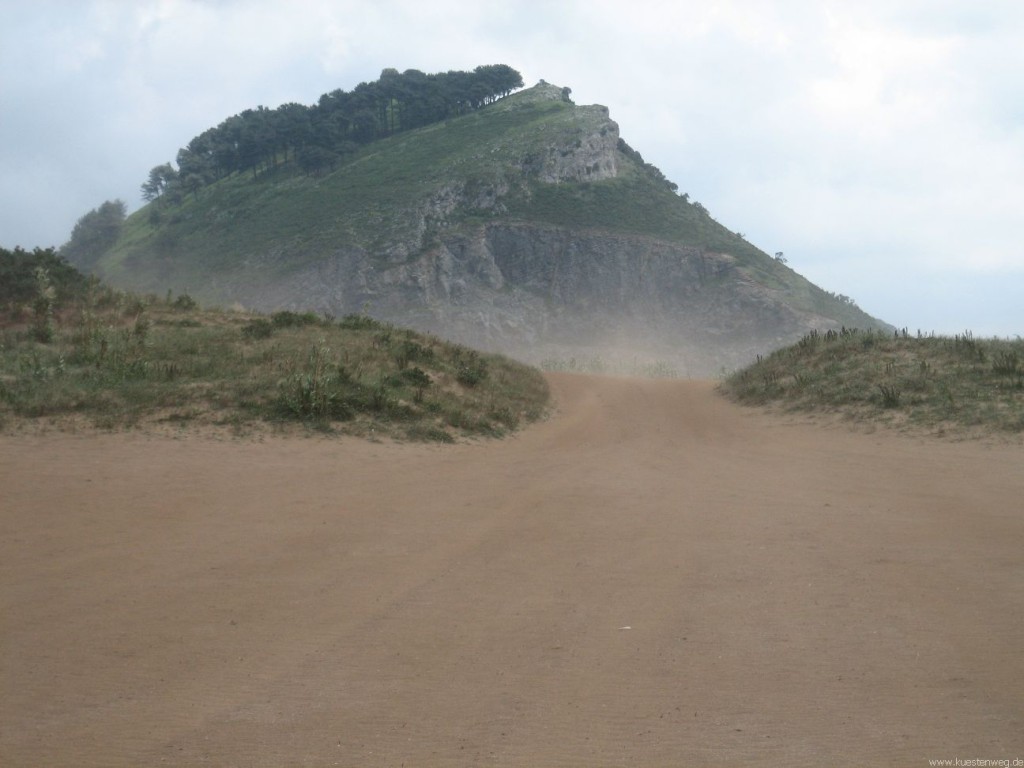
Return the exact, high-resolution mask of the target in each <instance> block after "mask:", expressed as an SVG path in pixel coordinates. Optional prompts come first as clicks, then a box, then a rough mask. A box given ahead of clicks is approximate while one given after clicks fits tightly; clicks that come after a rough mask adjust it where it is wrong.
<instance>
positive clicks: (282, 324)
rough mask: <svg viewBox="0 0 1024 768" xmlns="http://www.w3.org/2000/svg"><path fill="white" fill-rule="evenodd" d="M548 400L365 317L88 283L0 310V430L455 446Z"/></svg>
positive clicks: (502, 373)
mask: <svg viewBox="0 0 1024 768" xmlns="http://www.w3.org/2000/svg"><path fill="white" fill-rule="evenodd" d="M51 298H53V297H52V295H51ZM547 398H548V391H547V385H546V384H545V382H544V380H543V378H542V376H541V375H540V373H539V372H538V371H536V370H534V369H532V368H528V367H526V366H523V365H520V364H518V363H514V362H512V361H510V360H508V359H506V358H503V357H501V356H498V355H483V354H479V353H477V352H475V351H473V350H470V349H467V348H465V347H461V346H458V345H454V344H448V343H444V342H442V341H440V340H438V339H436V338H434V337H431V336H426V335H423V334H417V333H414V332H412V331H407V330H401V329H398V328H394V327H392V326H390V325H387V324H382V323H378V322H376V321H374V320H371V319H369V318H366V317H361V316H352V317H346V318H344V319H342V320H340V321H334V320H332V319H330V318H325V317H319V316H317V315H313V314H298V313H292V312H279V313H276V314H273V315H270V316H266V317H264V316H260V315H254V314H251V313H242V312H228V311H223V310H203V309H201V308H199V307H198V306H196V305H195V302H194V300H192V299H191V298H190V297H189V296H187V295H184V296H178V297H176V298H175V297H172V296H171V295H170V294H168V295H167V297H165V298H163V299H158V298H156V297H155V296H150V297H147V298H140V297H137V296H133V295H131V294H126V293H120V292H117V291H113V290H110V289H108V288H104V287H102V286H99V285H96V284H94V285H92V286H91V288H90V289H89V290H88V291H87V292H86V295H85V298H84V299H82V300H81V301H80V302H78V301H76V302H64V303H61V302H57V301H50V302H43V303H42V304H40V303H39V302H35V303H33V304H32V305H14V304H12V305H10V306H8V307H7V309H6V311H5V312H3V313H2V314H0V430H8V431H10V430H16V429H19V428H22V427H25V426H27V425H30V424H36V425H40V424H53V425H56V426H58V427H63V428H74V427H75V426H76V425H79V424H83V425H87V426H95V427H100V428H107V429H116V428H123V427H133V426H144V427H148V428H159V427H168V428H175V429H177V428H182V427H200V428H207V427H212V428H228V429H231V430H233V431H243V432H244V431H248V430H252V429H261V428H267V427H270V428H273V429H288V428H289V427H290V425H294V426H300V427H303V428H313V429H316V430H318V431H331V432H342V433H348V434H356V435H363V436H392V437H396V438H399V439H412V440H435V441H442V442H451V441H453V440H455V439H457V438H460V437H468V436H476V435H484V436H494V437H498V436H501V435H504V434H506V433H508V432H510V431H512V430H515V429H516V428H517V427H518V426H519V425H520V424H522V423H525V422H529V421H532V420H535V419H537V418H538V417H540V416H541V415H542V413H543V412H544V410H545V407H546V403H547Z"/></svg>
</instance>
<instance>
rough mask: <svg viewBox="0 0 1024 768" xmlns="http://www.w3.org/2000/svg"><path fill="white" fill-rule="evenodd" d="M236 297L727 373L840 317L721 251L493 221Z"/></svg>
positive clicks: (349, 253) (698, 372) (474, 338)
mask: <svg viewBox="0 0 1024 768" xmlns="http://www.w3.org/2000/svg"><path fill="white" fill-rule="evenodd" d="M235 286H236V287H235V289H234V290H232V291H231V292H230V293H231V298H232V299H233V300H236V301H240V302H241V303H242V304H244V305H246V306H252V307H255V308H258V309H264V310H268V311H269V310H275V309H281V308H288V309H294V310H309V309H312V310H314V311H318V312H327V313H331V314H334V315H337V316H341V315H344V314H348V313H357V312H364V311H365V312H369V313H370V314H371V315H373V316H375V317H378V318H382V319H387V320H390V321H393V322H395V323H397V324H400V325H406V326H413V327H416V328H419V329H422V330H426V331H430V332H433V333H436V334H438V335H441V336H444V337H446V338H450V339H453V340H456V341H459V342H462V343H465V344H468V345H471V346H474V347H478V348H483V349H489V350H495V351H502V352H506V353H509V354H512V355H514V356H516V357H519V358H521V359H524V360H527V361H531V362H540V361H542V360H544V359H546V358H557V359H566V358H569V357H581V356H587V355H595V356H601V357H603V358H605V359H609V360H613V359H616V358H628V357H633V358H637V357H638V356H639V357H640V358H642V359H644V360H665V361H668V362H670V363H671V364H672V366H673V367H675V368H676V369H677V370H679V371H680V372H683V373H685V374H687V375H691V376H706V375H712V374H715V373H718V372H719V371H720V369H721V368H722V367H726V368H731V367H734V366H738V365H741V364H744V363H746V362H748V361H749V360H750V359H752V358H753V357H754V356H755V355H756V354H757V353H758V352H762V351H764V350H765V349H766V348H771V347H775V346H778V345H780V344H783V343H786V342H787V341H790V340H792V339H794V338H798V337H799V336H801V335H802V334H804V333H805V332H807V331H808V330H810V329H811V328H814V327H823V325H830V324H831V323H830V322H829V321H828V319H827V318H822V317H820V316H817V315H814V314H810V313H801V312H798V311H795V310H793V309H792V308H790V307H789V306H788V305H787V304H786V303H784V302H781V301H780V300H779V299H778V297H777V296H774V295H773V294H772V292H771V291H770V290H767V289H765V288H764V287H763V286H762V285H760V284H759V283H757V282H756V281H754V280H752V279H750V278H749V277H748V276H747V275H745V273H744V271H743V270H742V269H741V268H739V267H738V266H737V265H736V263H735V260H734V259H733V258H732V257H730V256H728V255H726V254H721V253H710V252H707V251H704V250H701V249H699V248H692V247H685V246H679V245H674V244H671V243H665V242H661V241H658V240H654V239H650V238H643V237H635V236H626V235H614V234H601V233H594V232H589V233H588V232H573V231H571V230H564V229H560V228H556V227H539V226H536V225H531V224H504V223H502V224H490V225H482V226H480V227H479V228H477V229H476V230H474V231H472V232H470V233H468V234H457V235H453V236H450V237H446V238H444V239H443V240H442V241H441V242H440V244H438V245H437V246H436V247H434V248H431V249H429V250H428V251H426V252H424V253H422V254H421V255H420V256H418V257H417V258H414V259H411V260H406V261H404V262H402V263H395V264H391V265H381V264H380V263H379V262H378V263H375V262H374V260H373V259H372V258H370V255H369V254H367V253H365V252H362V251H359V250H342V251H338V252H336V253H334V254H332V255H331V256H330V257H329V258H326V259H323V260H322V261H321V262H320V263H318V264H317V265H315V266H311V267H310V268H308V269H306V270H303V271H299V272H296V273H294V274H292V275H291V276H290V277H288V278H287V279H284V280H280V281H277V282H276V283H275V284H274V285H269V286H268V285H261V286H253V287H252V288H250V289H245V288H243V287H242V281H238V282H236V283H235Z"/></svg>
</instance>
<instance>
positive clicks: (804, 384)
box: [722, 329, 1024, 435]
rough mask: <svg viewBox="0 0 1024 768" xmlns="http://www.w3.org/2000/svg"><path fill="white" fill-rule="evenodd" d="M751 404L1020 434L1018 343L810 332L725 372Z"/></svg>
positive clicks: (1023, 417) (738, 396)
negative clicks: (733, 369) (732, 370)
mask: <svg viewBox="0 0 1024 768" xmlns="http://www.w3.org/2000/svg"><path fill="white" fill-rule="evenodd" d="M722 390H723V391H724V392H725V393H726V394H727V395H729V396H730V397H732V398H733V399H735V400H737V401H738V402H741V403H744V404H749V405H763V404H775V405H780V406H782V407H783V408H786V409H788V410H797V411H819V412H821V411H831V412H835V413H840V414H842V415H845V416H848V417H850V418H854V419H871V420H878V421H882V422H886V423H889V424H891V425H894V426H904V425H906V426H910V427H917V428H923V429H927V430H932V431H936V432H939V433H944V432H946V431H949V430H952V431H954V432H964V431H967V432H981V433H992V432H998V433H1003V434H1012V435H1021V434H1024V340H1022V339H1020V338H1018V339H1016V340H1006V339H977V338H975V337H974V336H973V334H971V333H970V332H969V331H967V332H965V333H963V334H957V335H955V336H952V337H949V336H935V335H923V334H921V333H920V332H919V333H918V334H917V335H916V336H914V335H911V334H909V333H908V332H907V331H906V329H904V330H903V331H899V332H896V333H893V334H889V333H885V332H880V331H858V330H849V329H843V330H841V331H829V332H827V333H825V334H821V333H818V332H812V333H810V334H808V335H806V336H804V338H803V339H801V340H800V341H799V342H797V343H796V344H794V345H792V346H789V347H786V348H784V349H780V350H777V351H776V352H773V353H772V354H770V355H768V356H767V357H764V358H760V357H759V358H758V360H757V362H755V363H754V364H752V365H750V366H748V367H747V368H744V369H743V370H741V371H738V372H737V373H734V374H732V375H731V376H729V377H728V378H727V379H726V380H725V381H724V382H723V384H722Z"/></svg>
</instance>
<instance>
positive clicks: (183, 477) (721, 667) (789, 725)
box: [0, 375, 1024, 766]
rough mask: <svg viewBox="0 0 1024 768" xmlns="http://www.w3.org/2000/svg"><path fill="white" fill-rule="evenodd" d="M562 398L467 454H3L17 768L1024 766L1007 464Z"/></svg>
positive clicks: (570, 393)
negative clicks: (1018, 762)
mask: <svg viewBox="0 0 1024 768" xmlns="http://www.w3.org/2000/svg"><path fill="white" fill-rule="evenodd" d="M551 383H552V387H553V390H554V392H555V395H556V398H557V402H558V404H559V410H558V413H557V414H556V415H555V416H554V417H553V418H551V419H550V420H549V421H547V422H545V423H542V424H540V425H537V426H535V427H531V428H530V429H528V430H526V431H525V432H523V433H522V434H520V435H518V436H517V437H514V438H512V439H509V440H505V441H489V442H483V443H478V444H472V445H460V446H455V447H441V446H424V445H394V444H367V443H364V442H360V441H357V440H354V439H346V440H343V441H341V442H334V441H329V440H322V441H321V440H309V439H306V440H302V439H298V440H282V439H275V440H269V441H267V442H263V443H260V442H255V441H250V442H244V441H241V442H238V441H222V442H217V441H213V440H200V439H195V438H186V439H179V440H174V439H168V438H154V437H144V436H138V435H100V436H68V435H44V436H39V437H22V438H18V437H11V436H5V437H2V438H0V474H2V477H0V485H2V488H3V493H2V497H0V506H2V517H0V520H2V530H0V536H2V546H0V574H2V585H3V590H2V605H0V615H2V616H3V619H2V622H3V623H2V638H3V641H2V653H0V664H2V691H3V693H2V698H0V723H3V727H2V729H0V763H2V764H3V765H11V766H20V765H76V766H86V765H104V766H110V765H132V766H137V765H158V764H167V765H199V764H211V765H223V766H227V765H246V766H249V765H252V766H280V765H345V766H355V765H358V766H384V765H387V766H397V765H402V764H405V765H417V766H424V765H426V766H429V765H488V764H500V765H519V766H527V765H529V766H534V765H546V766H559V765H698V764H707V765H743V764H769V765H783V764H785V765H824V764H829V765H864V764H871V765H885V764H899V765H923V764H925V761H926V759H928V758H933V759H940V758H949V759H952V758H954V757H961V758H966V757H972V758H973V757H978V758H989V759H997V758H1007V757H1009V758H1010V759H1011V760H1012V759H1013V758H1014V757H1024V696H1022V689H1021V686H1022V681H1024V654H1022V653H1021V652H1020V650H1021V648H1024V552H1022V549H1021V546H1022V542H1024V511H1022V506H1024V505H1022V499H1024V472H1022V467H1024V448H1021V447H1020V446H1017V445H991V444H984V443H979V442H963V443H953V442H937V441H933V440H928V439H920V438H912V437H907V436H903V435H899V434H895V433H892V432H875V433H872V434H866V433H863V432H860V433H854V432H850V431H846V430H844V429H841V428H838V427H822V426H815V425H808V424H798V423H797V424H794V423H786V422H785V420H784V419H782V418H780V417H776V416H769V415H765V414H761V413H759V412H756V411H751V410H745V409H742V408H740V407H738V406H735V405H733V404H731V403H729V402H727V401H725V400H724V399H722V398H720V397H719V396H717V395H716V394H715V393H714V385H713V384H710V383H695V382H680V381H643V380H627V379H602V378H596V377H584V376H573V375H556V376H551Z"/></svg>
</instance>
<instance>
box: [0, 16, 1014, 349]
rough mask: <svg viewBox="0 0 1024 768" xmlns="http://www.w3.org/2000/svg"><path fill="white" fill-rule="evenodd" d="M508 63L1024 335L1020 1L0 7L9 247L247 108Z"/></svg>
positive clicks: (837, 242)
mask: <svg viewBox="0 0 1024 768" xmlns="http://www.w3.org/2000/svg"><path fill="white" fill-rule="evenodd" d="M497 63H502V64H508V65H510V66H512V67H514V68H516V69H518V70H519V71H520V72H522V74H523V79H524V80H525V81H526V83H527V85H533V84H534V83H536V82H537V80H539V79H541V78H543V79H545V80H547V81H548V82H551V83H554V84H556V85H559V86H569V87H570V88H572V91H573V98H574V100H575V101H576V103H578V104H595V103H596V104H604V105H606V106H608V107H609V109H610V110H611V117H612V118H613V119H614V120H616V121H617V122H618V123H619V126H620V130H621V134H622V136H623V138H624V139H626V141H628V142H629V143H630V144H631V145H632V146H633V147H634V148H635V149H637V150H638V151H640V152H641V153H642V154H643V155H644V158H645V159H646V160H648V161H649V162H652V163H653V164H655V165H657V166H658V167H659V168H661V170H662V171H663V172H664V173H665V175H666V176H667V177H668V178H669V179H671V180H672V181H674V182H676V183H677V184H679V188H680V191H681V192H682V191H685V192H688V193H689V194H690V195H691V198H692V199H693V200H697V201H700V202H701V203H703V204H704V205H705V206H706V207H707V208H708V209H709V211H710V212H711V215H712V216H714V217H715V218H716V219H718V221H720V222H721V223H722V224H724V225H725V226H727V227H729V228H730V229H732V230H734V231H738V232H742V233H744V234H745V236H746V238H747V239H748V240H749V241H750V242H752V243H753V244H755V245H757V246H758V247H760V248H761V249H762V250H764V251H766V252H768V253H772V254H773V253H775V252H777V251H783V252H784V253H785V255H786V258H787V259H788V260H789V264H790V266H792V267H793V268H794V269H796V270H797V271H798V272H800V273H801V274H803V275H805V276H806V277H808V278H809V279H811V280H812V281H814V282H815V283H817V284H818V285H820V286H822V287H823V288H825V289H827V290H831V291H835V292H837V293H843V294H847V295H849V296H851V297H853V298H854V299H855V300H856V301H857V303H858V304H859V305H860V306H861V307H862V308H864V309H865V310H867V311H868V312H870V313H871V314H873V315H875V316H877V317H880V318H882V319H884V320H886V321H888V322H891V323H893V324H894V325H897V326H907V327H909V328H910V329H911V331H915V330H917V329H918V328H920V329H922V330H925V331H931V330H934V331H937V332H941V333H956V332H960V331H963V330H965V329H971V330H972V331H973V332H974V333H975V334H976V335H986V336H987V335H999V336H1016V335H1017V334H1022V335H1024V247H1022V245H1021V243H1022V238H1024V2H1020V0H835V1H830V0H806V1H805V0H792V1H787V0H778V1H776V2H771V0H734V1H732V2H727V1H719V0H699V2H694V1H691V0H675V1H674V2H669V1H660V0H632V2H622V0H614V2H613V1H612V0H578V1H577V0H547V1H546V2H544V3H541V2H533V1H532V0H416V1H414V2H413V1H408V2H407V1H406V0H390V1H389V0H289V1H288V2H284V1H283V0H237V1H235V0H109V1H107V2H100V1H99V0H96V1H89V0H64V1H61V0H50V1H47V0H0V246H4V247H8V248H11V247H14V246H15V245H21V246H23V247H26V248H31V247H34V246H37V245H38V246H50V245H60V244H62V243H63V242H65V241H66V240H67V239H68V237H69V235H70V232H71V228H72V227H73V226H74V223H75V221H76V220H77V219H78V218H79V217H80V216H81V215H82V214H84V213H86V212H87V211H88V210H90V209H91V208H94V207H96V206H97V205H99V204H100V203H102V202H103V201H104V200H110V199H115V198H120V199H122V200H124V201H125V202H126V203H127V204H128V206H129V210H134V209H136V208H138V207H139V205H140V204H141V200H140V195H139V187H140V185H141V184H142V182H143V181H145V179H146V176H147V174H148V172H149V169H150V168H152V167H153V166H154V165H158V164H160V163H164V162H168V161H172V160H173V159H174V157H175V155H176V154H177V151H178V149H179V148H180V147H182V146H184V145H185V144H186V143H187V142H188V141H189V140H190V139H191V138H192V137H193V136H196V135H197V134H199V133H201V132H202V131H203V130H205V129H206V128H209V127H212V126H214V125H216V124H218V123H220V122H221V121H222V120H223V119H224V118H226V117H228V116H230V115H232V114H235V113H237V112H240V111H242V110H243V109H246V108H250V107H255V106H257V105H260V104H262V105H264V106H267V107H276V106H278V105H279V104H282V103H285V102H290V101H296V102H300V103H303V104H312V103H314V102H316V100H317V99H318V97H319V96H320V94H322V93H325V92H327V91H331V90H334V89H336V88H342V89H344V90H351V89H352V88H353V87H355V86H356V85H357V84H358V83H359V82H361V81H364V80H374V79H376V78H377V77H378V75H379V74H380V71H381V70H382V69H384V68H386V67H394V68H396V69H398V70H400V71H401V70H405V69H420V70H423V71H425V72H437V71H446V70H449V69H472V68H473V67H475V66H477V65H478V64H497Z"/></svg>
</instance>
